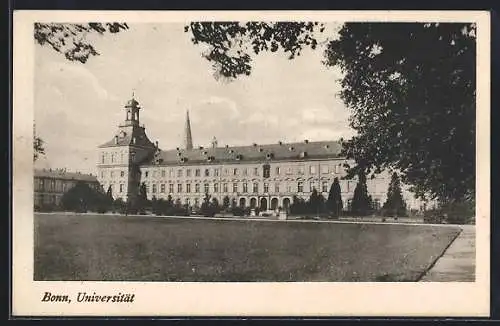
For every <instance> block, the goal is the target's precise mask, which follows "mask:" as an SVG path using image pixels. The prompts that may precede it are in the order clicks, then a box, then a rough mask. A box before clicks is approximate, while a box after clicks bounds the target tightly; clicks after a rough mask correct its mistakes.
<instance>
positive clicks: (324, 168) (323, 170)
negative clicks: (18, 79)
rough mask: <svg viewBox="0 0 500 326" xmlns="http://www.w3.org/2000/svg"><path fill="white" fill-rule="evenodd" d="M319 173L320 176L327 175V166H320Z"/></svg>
mask: <svg viewBox="0 0 500 326" xmlns="http://www.w3.org/2000/svg"><path fill="white" fill-rule="evenodd" d="M321 173H322V174H327V173H328V165H326V164H323V165H321Z"/></svg>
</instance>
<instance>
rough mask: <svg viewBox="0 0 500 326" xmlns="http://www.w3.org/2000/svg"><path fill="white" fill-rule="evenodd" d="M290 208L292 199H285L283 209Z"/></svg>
mask: <svg viewBox="0 0 500 326" xmlns="http://www.w3.org/2000/svg"><path fill="white" fill-rule="evenodd" d="M289 208H290V198H285V199H283V209H285V210H288V209H289Z"/></svg>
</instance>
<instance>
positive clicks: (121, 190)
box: [120, 183, 124, 193]
mask: <svg viewBox="0 0 500 326" xmlns="http://www.w3.org/2000/svg"><path fill="white" fill-rule="evenodd" d="M123 186H124V185H123V183H120V193H122V192H123Z"/></svg>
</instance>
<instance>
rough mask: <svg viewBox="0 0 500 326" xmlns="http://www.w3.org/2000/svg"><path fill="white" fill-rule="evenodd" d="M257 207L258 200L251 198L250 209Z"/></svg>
mask: <svg viewBox="0 0 500 326" xmlns="http://www.w3.org/2000/svg"><path fill="white" fill-rule="evenodd" d="M255 206H257V198H250V208H255Z"/></svg>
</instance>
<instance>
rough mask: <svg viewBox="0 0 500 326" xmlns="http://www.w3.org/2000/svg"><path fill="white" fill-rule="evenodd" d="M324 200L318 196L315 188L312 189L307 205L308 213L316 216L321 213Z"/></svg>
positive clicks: (321, 196)
mask: <svg viewBox="0 0 500 326" xmlns="http://www.w3.org/2000/svg"><path fill="white" fill-rule="evenodd" d="M324 200H325V199H324V198H323V195H321V194H318V191H317V190H316V188H313V191H312V192H311V196H310V197H309V202H308V203H307V208H308V211H309V212H310V213H316V214H319V213H321V212H322V211H323V205H324Z"/></svg>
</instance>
